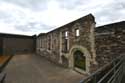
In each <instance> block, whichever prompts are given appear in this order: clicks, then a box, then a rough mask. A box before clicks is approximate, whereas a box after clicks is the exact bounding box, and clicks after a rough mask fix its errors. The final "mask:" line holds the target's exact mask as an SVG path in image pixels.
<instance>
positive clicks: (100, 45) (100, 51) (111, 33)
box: [95, 21, 125, 67]
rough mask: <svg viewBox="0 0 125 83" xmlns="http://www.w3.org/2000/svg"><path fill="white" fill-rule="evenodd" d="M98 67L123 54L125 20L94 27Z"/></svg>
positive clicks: (124, 46) (124, 50) (124, 48)
mask: <svg viewBox="0 0 125 83" xmlns="http://www.w3.org/2000/svg"><path fill="white" fill-rule="evenodd" d="M95 32H96V53H97V56H96V60H97V62H98V64H99V67H101V66H103V65H104V64H106V63H108V62H110V61H111V60H112V59H114V58H115V57H117V56H120V55H121V54H125V21H122V22H118V23H113V24H109V25H104V26H100V27H97V28H95Z"/></svg>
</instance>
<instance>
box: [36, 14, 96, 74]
mask: <svg viewBox="0 0 125 83" xmlns="http://www.w3.org/2000/svg"><path fill="white" fill-rule="evenodd" d="M94 28H95V18H94V16H93V15H92V14H89V15H87V16H84V17H82V18H79V19H77V20H75V21H73V22H70V23H68V24H66V25H64V26H61V27H59V28H57V29H55V30H52V31H50V32H48V33H41V34H40V35H39V36H38V37H37V40H36V42H37V44H36V45H37V46H36V52H37V54H39V55H41V56H44V57H46V58H47V59H49V60H51V61H53V62H55V63H58V64H61V65H63V66H65V67H69V68H71V69H75V70H76V71H78V72H81V73H89V72H90V70H91V69H90V68H91V66H92V65H93V64H96V61H95V59H96V52H95V34H94Z"/></svg>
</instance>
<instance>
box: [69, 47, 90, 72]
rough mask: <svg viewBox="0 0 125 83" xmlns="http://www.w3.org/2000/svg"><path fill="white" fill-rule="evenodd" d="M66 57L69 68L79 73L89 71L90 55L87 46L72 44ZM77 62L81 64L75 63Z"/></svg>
mask: <svg viewBox="0 0 125 83" xmlns="http://www.w3.org/2000/svg"><path fill="white" fill-rule="evenodd" d="M77 57H80V58H77ZM68 58H69V68H71V69H74V70H76V71H78V72H80V73H86V74H89V73H90V71H89V69H90V60H91V56H90V53H89V51H88V50H87V48H85V47H83V46H79V45H74V46H73V47H72V48H71V49H70V52H69V57H68ZM77 61H78V62H77ZM81 62H82V63H81ZM79 63H81V64H82V65H83V66H81V65H77V64H79Z"/></svg>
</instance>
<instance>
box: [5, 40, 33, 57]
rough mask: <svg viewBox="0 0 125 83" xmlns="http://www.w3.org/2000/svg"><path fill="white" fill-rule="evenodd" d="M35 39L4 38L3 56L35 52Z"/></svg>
mask: <svg viewBox="0 0 125 83" xmlns="http://www.w3.org/2000/svg"><path fill="white" fill-rule="evenodd" d="M34 44H35V43H34V41H33V39H25V38H24V39H23V38H4V40H3V49H4V50H3V54H4V55H6V54H12V53H29V52H33V50H34Z"/></svg>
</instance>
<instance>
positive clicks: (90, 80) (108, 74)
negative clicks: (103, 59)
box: [80, 55, 124, 83]
mask: <svg viewBox="0 0 125 83" xmlns="http://www.w3.org/2000/svg"><path fill="white" fill-rule="evenodd" d="M123 67H124V55H121V56H119V57H117V58H116V59H114V60H112V62H110V63H108V64H106V65H104V66H103V67H101V68H100V69H98V70H97V71H96V72H94V73H92V74H91V75H90V76H88V77H87V78H85V79H83V80H82V81H80V83H121V80H122V77H123V75H124V69H123Z"/></svg>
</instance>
